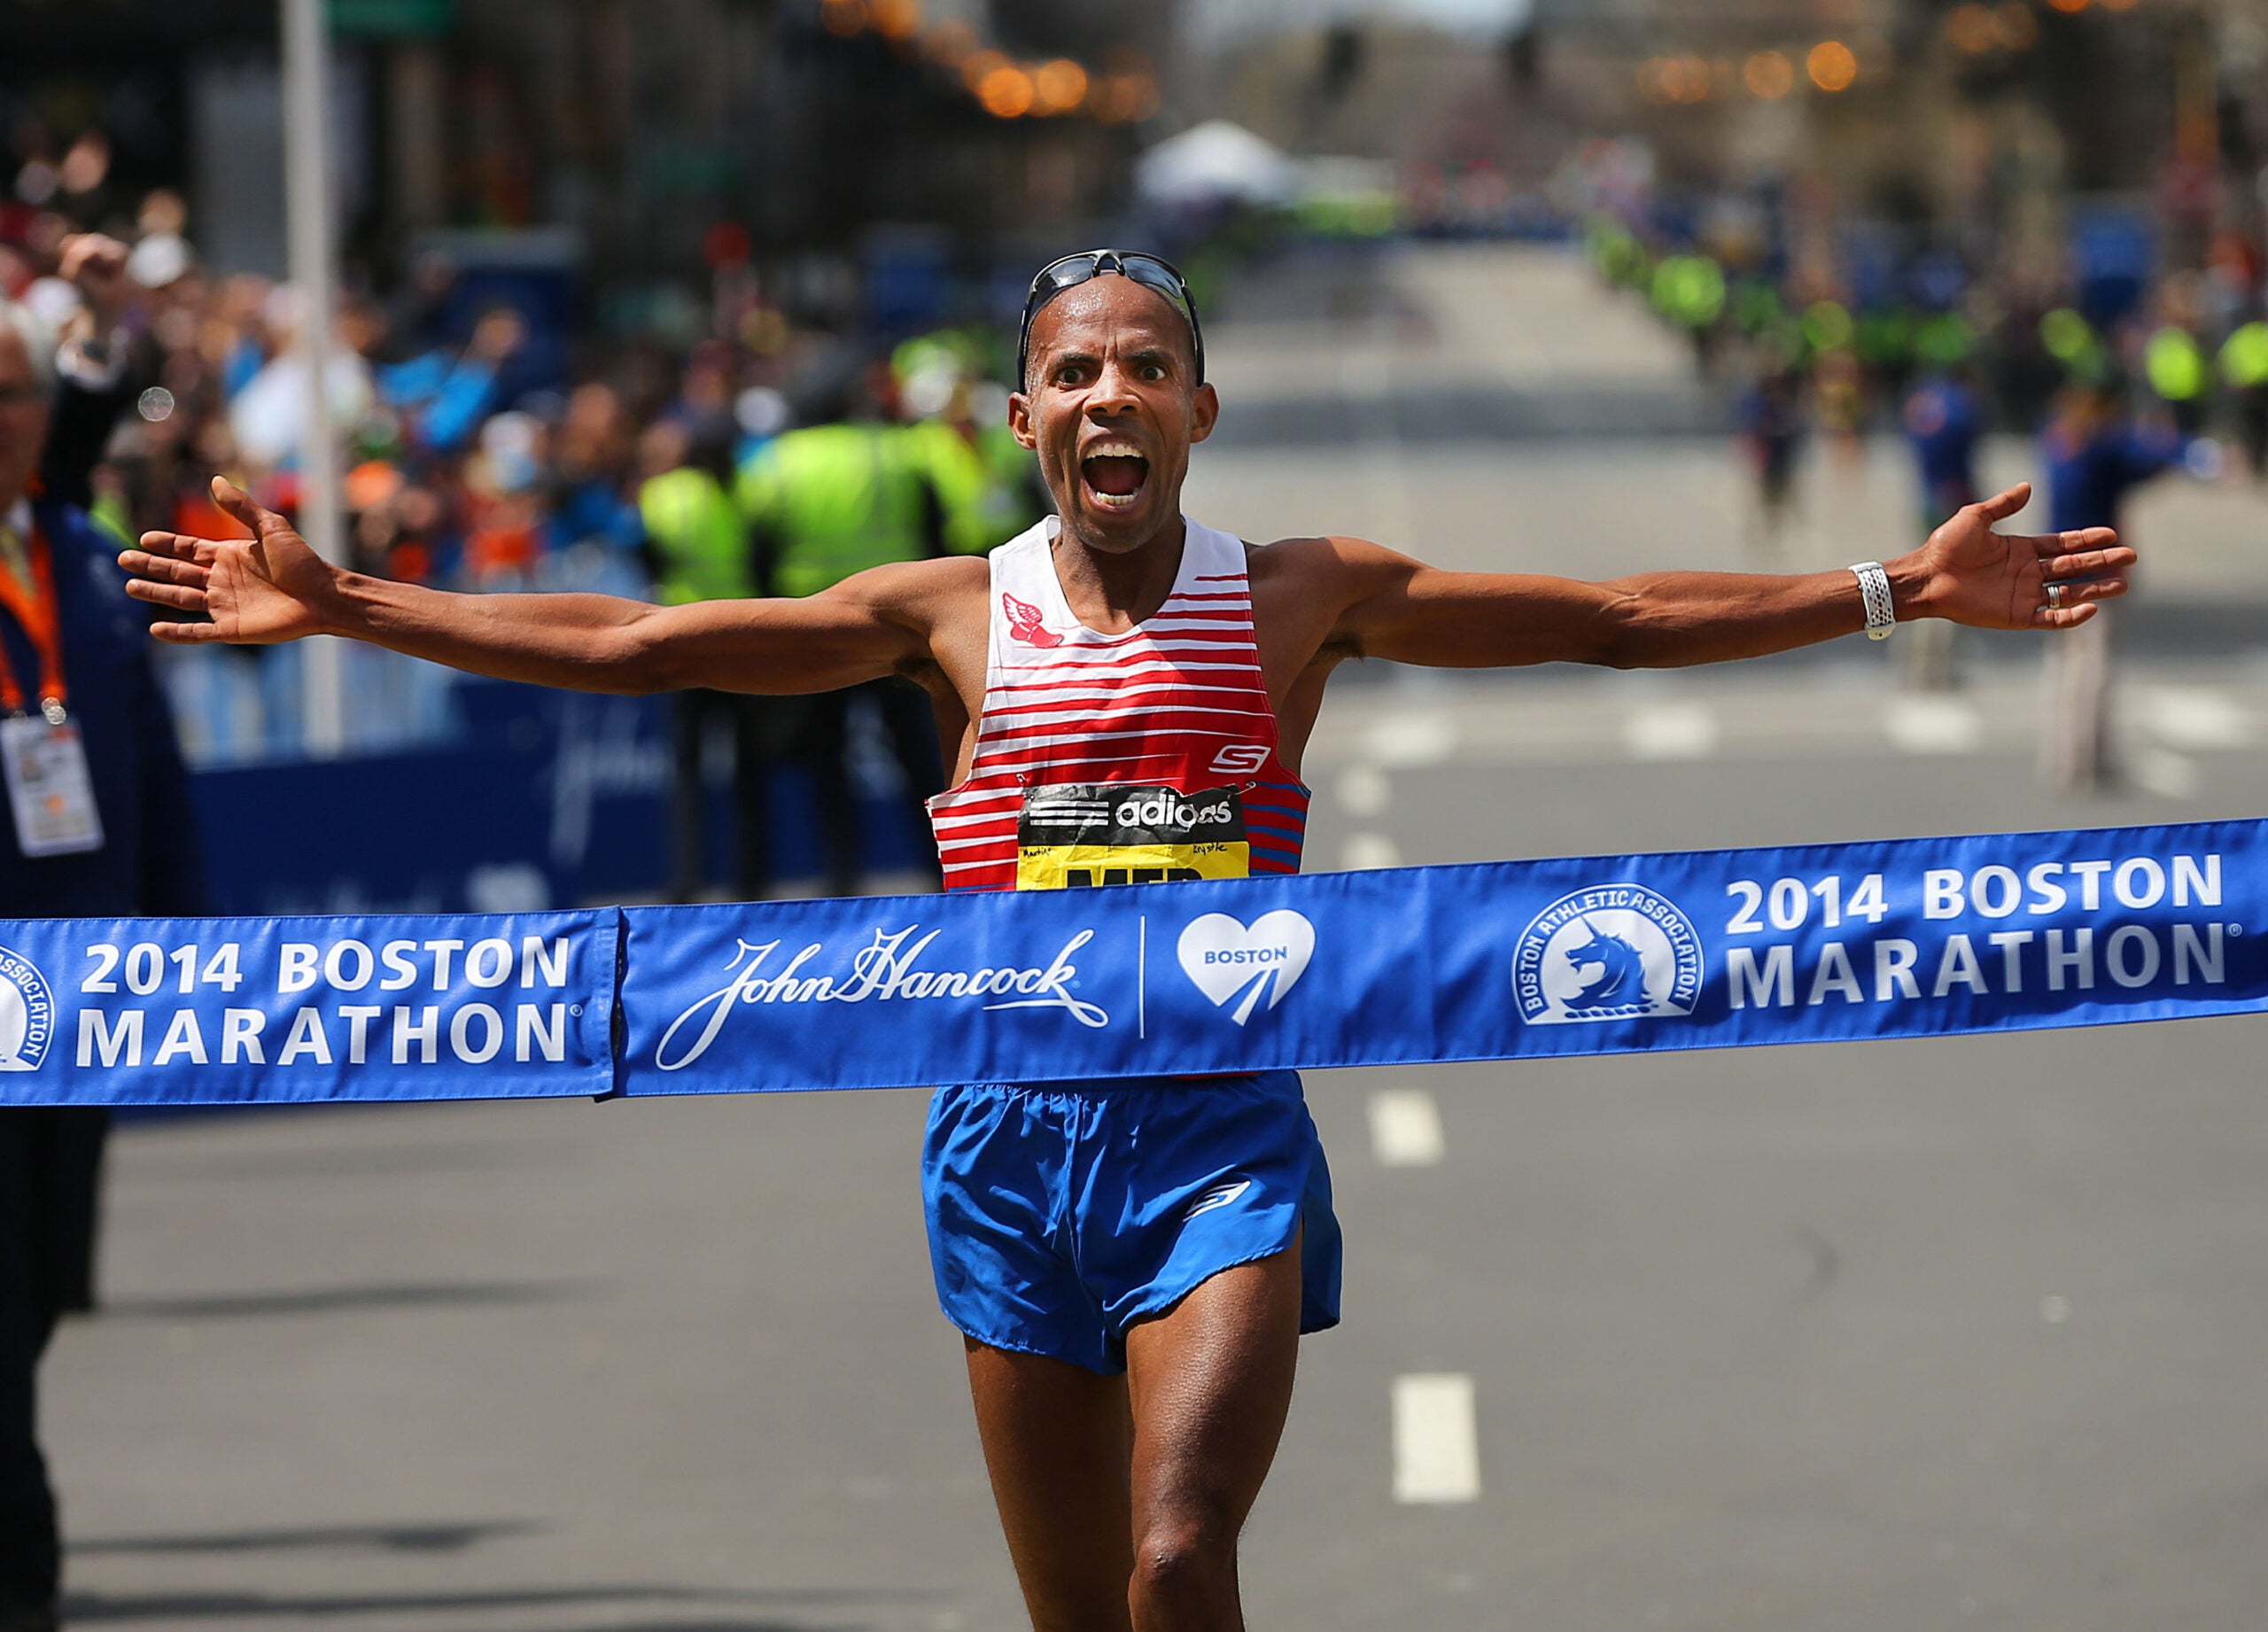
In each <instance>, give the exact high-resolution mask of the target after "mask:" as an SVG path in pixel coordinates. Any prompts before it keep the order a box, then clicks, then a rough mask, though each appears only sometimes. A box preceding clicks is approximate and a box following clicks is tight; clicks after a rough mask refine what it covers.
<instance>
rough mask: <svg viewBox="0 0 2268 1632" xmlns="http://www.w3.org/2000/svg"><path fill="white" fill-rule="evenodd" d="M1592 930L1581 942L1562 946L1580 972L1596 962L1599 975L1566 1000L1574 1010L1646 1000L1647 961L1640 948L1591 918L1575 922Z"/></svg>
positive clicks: (1568, 959) (1565, 954)
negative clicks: (1610, 933) (1610, 932)
mask: <svg viewBox="0 0 2268 1632" xmlns="http://www.w3.org/2000/svg"><path fill="white" fill-rule="evenodd" d="M1576 922H1577V923H1580V924H1581V925H1582V926H1583V928H1584V929H1588V930H1589V931H1590V938H1589V939H1588V940H1587V941H1584V942H1583V943H1581V944H1580V945H1576V946H1569V947H1565V948H1563V949H1562V954H1563V955H1564V956H1565V958H1566V960H1567V961H1568V962H1569V963H1572V964H1573V965H1574V966H1575V970H1576V973H1578V974H1581V972H1582V971H1583V970H1585V969H1588V968H1591V967H1592V966H1594V965H1596V967H1597V968H1598V978H1597V979H1596V980H1593V981H1589V982H1588V983H1586V984H1585V985H1584V986H1583V988H1582V990H1581V991H1578V992H1576V993H1575V995H1574V996H1573V997H1572V998H1569V999H1566V1005H1567V1006H1568V1007H1569V1008H1570V1009H1581V1010H1589V1009H1596V1008H1602V1007H1607V1006H1620V1005H1624V1004H1628V1003H1634V1002H1635V1003H1643V1002H1644V1001H1645V1000H1646V960H1645V959H1644V958H1643V957H1642V956H1640V955H1639V952H1638V949H1637V948H1636V947H1635V946H1633V945H1631V944H1630V943H1629V942H1627V941H1626V940H1624V939H1623V938H1622V937H1621V936H1619V935H1609V934H1607V933H1606V932H1605V931H1604V930H1603V929H1600V928H1599V927H1598V926H1597V925H1596V924H1595V923H1593V922H1592V921H1590V920H1589V919H1588V918H1578V919H1577V920H1576Z"/></svg>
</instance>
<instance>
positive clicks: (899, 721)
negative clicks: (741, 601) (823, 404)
mask: <svg viewBox="0 0 2268 1632" xmlns="http://www.w3.org/2000/svg"><path fill="white" fill-rule="evenodd" d="M893 392H894V382H893V381H892V379H891V377H890V373H889V369H888V368H887V366H884V365H879V364H878V365H875V366H874V367H873V368H870V369H866V370H863V371H862V372H861V373H859V374H858V376H857V377H856V378H855V380H854V381H853V382H852V383H851V385H850V387H849V389H848V391H847V392H844V393H843V395H842V397H841V398H840V400H837V401H836V402H835V403H833V404H829V405H827V407H828V408H832V409H833V410H834V413H833V415H832V416H831V417H834V418H835V423H832V424H816V425H812V426H808V427H806V428H804V429H803V430H799V431H788V433H787V434H785V435H784V436H781V437H780V438H778V439H776V440H774V441H773V442H772V443H771V444H769V445H768V446H767V447H765V449H764V450H763V451H762V452H761V453H759V454H758V455H757V456H756V457H755V458H754V459H753V460H751V461H750V462H749V463H748V465H747V466H746V467H745V468H744V469H743V470H742V472H741V477H740V483H739V488H738V493H739V498H740V503H741V509H742V514H743V515H744V516H745V517H746V518H747V521H748V525H749V526H750V530H751V532H752V534H753V537H754V540H755V544H756V549H757V559H759V560H760V561H762V562H763V563H765V573H766V577H767V579H768V582H769V587H770V588H771V590H772V592H773V593H775V594H779V595H817V594H819V591H821V590H823V589H828V588H832V587H834V586H835V585H836V584H838V583H840V582H842V581H843V579H846V578H849V577H850V575H851V574H853V573H855V572H863V571H866V569H867V568H869V567H876V566H882V565H886V564H888V563H890V562H893V561H916V560H920V559H921V558H923V557H925V556H939V555H943V554H944V551H945V537H944V507H943V506H942V504H941V503H940V502H939V500H938V495H937V492H936V487H935V486H934V485H933V484H932V482H931V480H930V478H929V476H928V472H927V470H925V468H924V465H923V462H922V459H921V456H920V447H919V446H918V445H917V443H916V442H915V441H914V440H913V438H912V436H911V435H910V434H909V432H908V431H906V429H905V428H904V427H902V426H899V425H896V424H890V423H889V397H890V396H891V395H892V394H893ZM860 703H866V704H867V705H869V706H871V707H872V708H874V710H875V711H876V712H877V713H878V714H879V716H880V719H881V722H882V733H883V735H884V737H885V738H886V739H887V741H888V742H889V748H890V751H891V753H892V754H893V756H894V757H895V758H896V760H897V765H898V769H899V772H900V774H901V776H902V777H903V780H904V784H905V793H906V794H907V796H908V797H909V798H910V799H911V800H912V801H913V802H915V803H916V804H918V803H919V802H920V801H922V800H926V799H927V798H928V797H929V796H931V795H932V794H935V793H937V792H940V791H942V790H943V789H944V768H943V765H942V763H941V758H940V755H939V750H938V746H937V737H936V725H935V723H934V720H933V719H932V717H931V714H930V711H929V707H928V699H927V698H926V697H924V696H922V694H921V693H920V691H919V690H918V689H917V688H915V687H914V686H913V684H912V682H910V681H908V680H901V679H898V678H897V677H895V676H893V677H891V678H890V679H888V680H871V681H868V682H867V683H866V684H865V685H863V686H854V687H851V688H850V689H848V690H846V691H838V692H831V693H827V694H826V695H824V696H814V697H812V698H809V699H807V700H806V701H805V702H804V705H803V706H804V720H803V724H802V727H801V729H800V730H799V731H798V732H797V734H796V742H795V752H796V757H797V758H801V759H803V760H804V761H805V762H806V763H808V764H809V765H810V766H811V769H812V775H813V777H814V778H815V780H816V782H817V785H818V789H819V817H820V826H821V828H822V830H823V832H824V833H825V835H826V838H827V852H828V862H829V868H828V884H829V888H830V890H831V892H832V893H833V894H835V895H838V896H843V895H850V894H854V893H855V892H856V891H857V890H858V874H859V861H860V846H859V835H858V805H857V801H856V799H855V798H854V797H853V795H852V789H851V784H850V766H849V764H848V762H847V759H846V754H847V751H848V749H849V746H850V719H851V711H852V710H853V709H854V708H855V707H857V706H858V705H859V704H860ZM918 813H919V812H917V814H918ZM932 865H933V866H934V862H933V863H932Z"/></svg>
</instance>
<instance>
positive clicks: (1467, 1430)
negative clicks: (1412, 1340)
mask: <svg viewBox="0 0 2268 1632" xmlns="http://www.w3.org/2000/svg"><path fill="white" fill-rule="evenodd" d="M1478 1496H1480V1436H1479V1434H1478V1432H1477V1430H1476V1428H1475V1426H1474V1420H1473V1411H1472V1378H1471V1377H1469V1376H1467V1375H1465V1374H1464V1372H1411V1373H1410V1374H1409V1375H1407V1376H1402V1377H1397V1378H1395V1379H1394V1500H1395V1501H1397V1502H1404V1503H1412V1504H1417V1503H1449V1502H1470V1501H1472V1500H1474V1499H1475V1498H1476V1497H1478Z"/></svg>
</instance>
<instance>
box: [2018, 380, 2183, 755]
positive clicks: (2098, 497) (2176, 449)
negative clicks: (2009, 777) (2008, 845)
mask: <svg viewBox="0 0 2268 1632" xmlns="http://www.w3.org/2000/svg"><path fill="white" fill-rule="evenodd" d="M2040 455H2041V459H2042V461H2043V462H2044V463H2045V464H2046V466H2047V525H2048V529H2049V530H2050V531H2051V532H2070V531H2074V530H2077V529H2079V528H2085V527H2117V526H2119V525H2120V524H2119V515H2120V512H2121V510H2122V509H2123V508H2124V503H2125V499H2126V495H2127V494H2128V493H2131V492H2132V491H2133V489H2135V488H2136V487H2139V486H2141V485H2142V484H2143V483H2145V482H2147V481H2148V480H2150V479H2151V478H2153V477H2155V476H2157V475H2159V474H2160V473H2162V472H2163V471H2165V470H2171V469H2173V468H2175V467H2177V466H2186V468H2187V469H2188V470H2191V471H2192V472H2193V473H2194V474H2196V475H2199V476H2203V477H2210V476H2212V475H2214V474H2216V473H2217V472H2218V469H2219V450H2218V448H2217V447H2215V446H2214V445H2213V444H2212V443H2211V442H2209V441H2202V440H2197V439H2191V438H2188V437H2185V436H2184V435H2183V434H2182V433H2181V431H2180V430H2179V427H2177V426H2174V425H2171V424H2158V425H2139V424H2136V423H2135V422H2134V421H2133V420H2132V417H2131V416H2129V415H2128V413H2127V411H2126V406H2125V389H2124V380H2122V379H2121V378H2120V377H2118V376H2117V374H2116V373H2114V372H2110V371H2108V370H2106V371H2104V372H2102V373H2101V374H2098V375H2097V376H2095V377H2093V378H2081V379H2077V380H2074V381H2073V382H2072V383H2071V384H2070V385H2068V386H2066V387H2065V388H2064V391H2063V392H2062V396H2061V398H2060V399H2059V400H2058V402H2057V405H2056V411H2055V416H2054V418H2053V419H2052V420H2050V421H2049V422H2048V425H2047V431H2046V433H2045V434H2044V435H2043V436H2042V437H2041V439H2040ZM2122 532H2123V529H2122ZM2124 541H2125V542H2128V543H2131V542H2132V540H2131V539H2129V540H2124ZM2110 630H2111V618H2110V615H2109V609H2107V608H2106V609H2104V610H2101V611H2098V612H2097V613H2096V614H2095V616H2094V617H2093V618H2090V619H2088V620H2087V622H2085V623H2084V624H2082V625H2080V626H2079V627H2078V628H2077V629H2073V630H2070V631H2068V632H2066V633H2064V634H2062V636H2061V637H2059V638H2058V639H2056V640H2054V641H2050V642H2049V643H2048V648H2047V665H2048V688H2047V695H2048V723H2047V732H2046V734H2044V735H2043V736H2042V738H2041V742H2040V760H2039V770H2040V775H2041V777H2042V778H2043V779H2044V780H2045V781H2047V782H2048V783H2049V784H2050V785H2051V786H2054V787H2058V788H2063V789H2070V790H2072V791H2075V792H2092V791H2093V790H2095V789H2100V788H2102V787H2104V786H2105V785H2107V784H2108V783H2109V781H2111V779H2112V776H2113V774H2114V772H2115V770H2116V766H2115V765H2114V763H2113V759H2112V752H2111V742H2110V734H2109V719H2110Z"/></svg>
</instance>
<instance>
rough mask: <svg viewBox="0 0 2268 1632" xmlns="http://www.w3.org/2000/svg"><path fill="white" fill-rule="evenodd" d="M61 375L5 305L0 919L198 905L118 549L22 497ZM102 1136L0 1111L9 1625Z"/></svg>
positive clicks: (41, 1546) (36, 1514) (184, 827)
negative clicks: (39, 1432) (54, 1353)
mask: <svg viewBox="0 0 2268 1632" xmlns="http://www.w3.org/2000/svg"><path fill="white" fill-rule="evenodd" d="M105 257H106V252H105ZM84 349H85V347H84V346H83V344H82V352H83V350H84ZM54 380H55V361H54V355H53V352H52V350H51V348H50V346H49V344H48V341H47V339H46V337H45V336H44V334H43V332H42V331H41V330H40V329H39V326H38V325H37V323H35V320H34V319H33V318H32V317H31V316H30V315H29V314H28V313H27V311H26V310H25V309H24V308H23V307H19V306H15V305H12V304H4V303H0V707H4V709H5V711H6V713H7V714H8V715H9V716H11V718H9V719H6V720H5V721H4V722H0V756H4V759H5V765H6V772H7V776H6V780H7V783H8V792H9V800H8V804H9V818H8V820H9V842H8V843H7V844H6V846H5V847H4V848H0V916H4V917H9V918H111V917H129V916H140V915H145V914H157V913H196V912H199V911H203V910H206V903H205V899H204V882H203V879H202V878H201V876H199V875H198V873H197V871H196V868H195V864H194V863H193V862H192V861H190V860H188V859H186V858H192V857H195V856H196V855H197V854H198V848H197V846H196V844H195V843H190V842H184V835H190V834H192V833H193V831H194V828H195V817H194V812H193V811H192V808H191V805H190V797H189V781H188V774H187V773H186V771H185V770H184V769H183V765H182V760H181V755H180V752H179V750H178V748H177V747H176V745H175V741H174V733H173V722H172V717H171V714H170V712H169V711H168V709H167V704H166V701H165V698H164V696H163V695H162V694H161V693H160V691H159V687H158V683H157V680H156V677H155V675H154V674H153V673H152V672H151V665H150V656H149V639H148V634H147V630H148V620H147V618H145V617H144V615H143V613H142V610H141V609H140V608H139V607H138V606H137V605H136V602H132V601H130V600H128V598H127V596H126V593H125V589H124V587H123V575H122V574H120V571H119V570H118V568H117V566H116V564H115V561H114V557H115V556H116V554H117V551H118V548H119V547H120V543H121V541H122V540H120V539H119V538H118V537H117V536H116V535H115V534H113V533H109V532H105V531H104V530H103V529H102V528H100V527H99V526H98V525H97V524H96V523H95V522H94V521H93V520H92V519H91V518H90V517H89V516H88V514H87V512H86V510H85V509H83V508H82V507H81V506H78V505H74V504H69V503H66V502H63V501H59V500H57V499H55V498H53V497H51V496H48V495H45V494H42V495H41V496H39V497H37V498H34V497H32V496H31V493H30V489H31V486H32V484H33V472H34V470H35V469H36V468H37V466H38V464H39V462H40V458H41V454H42V447H43V442H44V440H45V438H46V434H47V430H48V425H49V407H48V395H49V392H50V389H51V388H52V386H53V385H54ZM160 835H162V837H163V839H164V841H165V842H164V843H162V844H159V843H151V840H153V839H155V838H157V837H159V836H160ZM26 1040H27V1039H26V1035H25V1031H24V1014H23V1010H22V1007H21V1006H20V1003H15V1004H7V1005H0V1058H5V1059H6V1060H7V1061H9V1062H10V1063H12V1064H13V1063H17V1062H18V1061H17V1056H18V1054H19V1051H20V1050H21V1049H22V1048H23V1047H24V1046H25V1044H26ZM107 1127H108V1117H107V1113H105V1112H104V1111H102V1110H99V1109H93V1108H88V1107H38V1108H32V1107H12V1108H9V1109H5V1110H0V1632H43V1629H46V1628H53V1627H54V1626H55V1624H56V1621H55V1597H56V1590H57V1587H58V1580H59V1573H60V1557H59V1550H58V1539H57V1527H56V1515H55V1500H54V1496H53V1494H52V1492H51V1491H50V1488H49V1486H48V1480H47V1470H46V1465H45V1463H44V1461H43V1458H42V1457H41V1454H40V1449H39V1443H38V1439H37V1436H36V1432H35V1427H36V1414H35V1398H36V1386H35V1385H36V1374H37V1369H38V1364H39V1359H40V1356H41V1355H42V1354H43V1352H44V1350H45V1349H46V1347H47V1343H48V1340H49V1338H50V1336H51V1335H52V1334H53V1333H54V1330H55V1325H56V1321H57V1319H58V1317H60V1316H61V1315H63V1314H65V1313H66V1312H68V1311H71V1310H74V1309H87V1308H89V1307H91V1305H92V1302H93V1298H92V1293H93V1263H94V1232H95V1219H96V1204H97V1188H98V1181H99V1175H100V1170H101V1161H102V1150H103V1144H104V1139H105V1133H106V1131H107Z"/></svg>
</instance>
